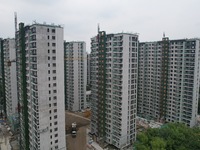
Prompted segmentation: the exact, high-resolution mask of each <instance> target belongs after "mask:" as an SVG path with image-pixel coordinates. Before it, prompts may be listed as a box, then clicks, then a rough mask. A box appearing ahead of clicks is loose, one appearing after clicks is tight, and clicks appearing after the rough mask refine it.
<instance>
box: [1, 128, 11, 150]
mask: <svg viewBox="0 0 200 150" xmlns="http://www.w3.org/2000/svg"><path fill="white" fill-rule="evenodd" d="M9 138H10V135H9V133H8V131H7V129H6V127H5V126H4V125H0V150H7V149H8V144H9Z"/></svg>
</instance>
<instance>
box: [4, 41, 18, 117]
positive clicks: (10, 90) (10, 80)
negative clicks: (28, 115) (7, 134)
mask: <svg viewBox="0 0 200 150" xmlns="http://www.w3.org/2000/svg"><path fill="white" fill-rule="evenodd" d="M3 51H4V75H5V98H6V113H7V117H8V118H9V116H11V115H14V114H15V113H17V102H18V99H17V76H16V62H15V60H16V52H15V39H5V40H4V41H3Z"/></svg>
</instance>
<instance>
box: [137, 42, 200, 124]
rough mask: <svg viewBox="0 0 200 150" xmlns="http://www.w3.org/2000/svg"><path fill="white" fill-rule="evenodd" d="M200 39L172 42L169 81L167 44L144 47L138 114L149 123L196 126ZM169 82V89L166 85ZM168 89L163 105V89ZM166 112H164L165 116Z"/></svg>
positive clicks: (169, 51) (141, 48) (142, 47)
mask: <svg viewBox="0 0 200 150" xmlns="http://www.w3.org/2000/svg"><path fill="white" fill-rule="evenodd" d="M199 41H200V40H199V39H181V40H168V42H167V45H168V46H167V51H166V53H167V64H166V65H165V66H164V67H165V68H166V71H165V74H166V77H165V78H162V74H163V73H164V71H163V70H162V64H164V61H163V57H162V51H163V44H164V43H163V41H158V42H146V43H140V46H139V78H138V114H139V115H142V116H143V117H148V118H149V119H157V120H160V119H161V120H164V121H167V122H184V123H186V124H187V125H188V126H190V127H192V126H194V125H195V124H196V117H197V110H198V99H199V78H200V73H199V71H200V65H199V61H200V57H199V53H200V46H199V43H200V42H199ZM163 80H166V83H167V84H166V85H163V84H162V83H163ZM163 86H165V87H166V93H165V95H166V99H165V100H163V102H162V95H163V93H161V91H160V89H162V88H163ZM161 111H162V112H161Z"/></svg>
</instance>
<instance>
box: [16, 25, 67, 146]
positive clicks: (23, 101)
mask: <svg viewBox="0 0 200 150" xmlns="http://www.w3.org/2000/svg"><path fill="white" fill-rule="evenodd" d="M16 39H17V40H16V42H17V45H16V55H17V58H16V64H17V85H18V98H19V104H18V109H19V117H20V149H22V150H28V149H30V150H44V149H51V150H55V149H62V150H65V149H66V140H65V108H64V48H63V42H64V40H63V28H62V27H60V26H56V25H46V24H37V23H35V24H32V25H24V23H20V24H19V30H18V31H17V33H16Z"/></svg>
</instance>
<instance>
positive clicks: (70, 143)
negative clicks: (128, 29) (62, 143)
mask: <svg viewBox="0 0 200 150" xmlns="http://www.w3.org/2000/svg"><path fill="white" fill-rule="evenodd" d="M66 138H67V149H68V150H86V127H85V126H84V127H80V128H79V130H78V131H77V136H76V137H75V138H73V137H72V136H71V134H68V135H67V137H66Z"/></svg>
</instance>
